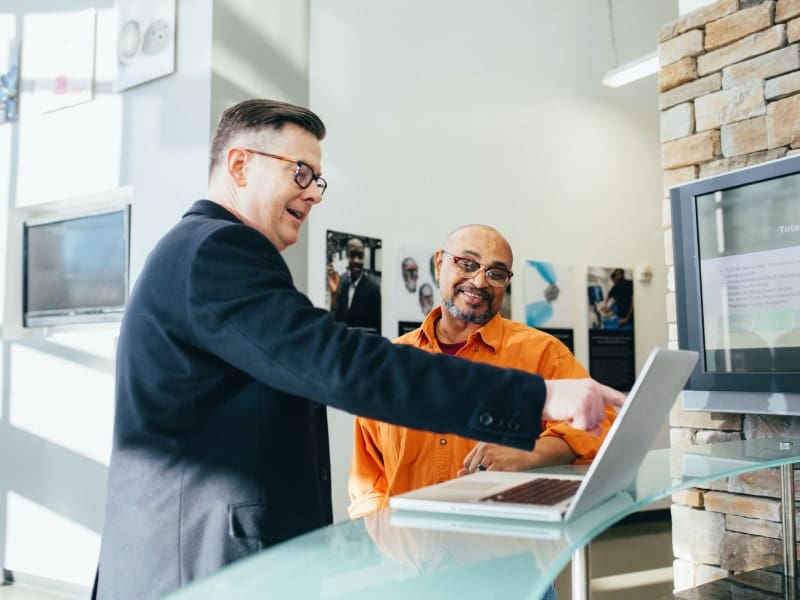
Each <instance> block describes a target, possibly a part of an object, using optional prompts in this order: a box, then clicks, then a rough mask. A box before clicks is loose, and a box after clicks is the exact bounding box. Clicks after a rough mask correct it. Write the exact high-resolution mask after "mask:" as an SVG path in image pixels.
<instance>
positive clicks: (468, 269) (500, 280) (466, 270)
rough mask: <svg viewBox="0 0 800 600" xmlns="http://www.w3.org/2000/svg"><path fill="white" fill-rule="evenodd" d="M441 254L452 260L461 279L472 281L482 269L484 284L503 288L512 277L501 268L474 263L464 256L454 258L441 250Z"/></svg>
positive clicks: (506, 270)
mask: <svg viewBox="0 0 800 600" xmlns="http://www.w3.org/2000/svg"><path fill="white" fill-rule="evenodd" d="M442 254H446V255H447V256H449V257H450V258H452V259H453V264H454V265H455V266H456V268H457V269H458V272H459V273H460V274H461V276H462V277H465V278H467V279H472V278H473V277H475V276H476V275H477V274H478V272H479V271H480V270H481V269H483V270H484V271H485V272H486V282H487V283H488V284H489V285H491V286H492V287H503V286H504V285H505V284H507V283H508V280H509V279H511V278H512V277H513V276H514V273H512V272H511V271H509V270H508V269H504V268H503V267H496V266H495V267H493V266H489V265H482V264H481V263H479V262H475V261H474V260H472V259H471V258H466V257H464V256H456V255H455V254H451V253H450V252H448V251H447V250H442Z"/></svg>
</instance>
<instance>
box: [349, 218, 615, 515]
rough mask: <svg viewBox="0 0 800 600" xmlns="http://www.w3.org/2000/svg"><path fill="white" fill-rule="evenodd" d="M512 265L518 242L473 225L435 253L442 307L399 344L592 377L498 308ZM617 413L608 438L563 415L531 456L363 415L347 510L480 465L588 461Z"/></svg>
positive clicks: (364, 510)
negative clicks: (513, 244)
mask: <svg viewBox="0 0 800 600" xmlns="http://www.w3.org/2000/svg"><path fill="white" fill-rule="evenodd" d="M512 261H513V255H512V252H511V246H510V245H509V243H508V241H507V240H506V239H505V238H504V237H503V236H502V235H500V233H499V232H498V231H496V230H495V229H493V228H491V227H488V226H485V225H467V226H465V227H461V228H459V229H457V230H455V231H454V232H453V233H452V234H451V235H450V237H449V238H448V239H447V241H446V242H445V244H444V249H443V250H439V251H437V252H436V254H435V268H436V278H437V280H438V281H439V285H440V289H441V298H442V305H441V306H440V307H437V308H435V309H433V310H432V311H431V312H430V313H429V314H428V316H427V317H426V318H425V321H423V323H422V326H421V327H419V328H418V329H415V330H414V331H412V332H410V333H407V334H405V335H403V336H402V337H400V338H398V339H397V340H395V341H396V343H399V344H409V345H412V346H415V347H417V348H420V349H422V350H427V351H428V352H442V353H445V354H451V355H455V356H459V357H463V358H466V359H468V360H472V361H478V362H484V363H488V364H491V365H495V366H499V367H510V368H515V369H520V370H523V371H529V372H533V373H538V374H539V375H541V376H542V377H544V378H545V379H573V378H583V377H588V374H587V373H586V370H585V369H584V368H583V367H582V366H581V365H580V363H579V362H578V361H577V359H576V358H575V357H574V356H573V355H572V353H571V352H570V351H569V350H568V349H567V347H566V346H564V345H563V344H562V343H561V342H560V341H558V340H557V339H556V338H554V337H552V336H550V335H548V334H546V333H544V332H541V331H538V330H536V329H533V328H531V327H528V326H527V325H523V324H521V323H517V322H515V321H510V320H508V319H504V318H503V317H501V316H500V315H499V314H498V311H499V309H500V305H501V304H502V302H503V297H504V296H505V292H506V289H507V287H508V283H509V281H510V279H511V276H512V272H511V267H512ZM424 401H425V399H424V398H420V402H424ZM615 414H616V412H615V411H614V410H613V409H611V408H606V418H605V420H604V421H603V422H602V423H601V424H600V427H601V430H602V432H601V435H600V436H596V435H592V434H591V433H587V432H585V431H579V430H577V429H573V428H571V427H570V426H569V425H568V424H567V423H565V422H563V421H547V422H544V423H543V426H542V429H543V432H542V434H541V436H540V437H539V439H538V440H537V442H536V446H535V447H534V449H533V450H532V451H530V452H526V451H524V450H518V449H514V448H508V447H505V446H497V445H493V444H486V443H483V442H481V443H477V442H475V441H474V440H469V439H465V438H462V437H459V436H456V435H450V434H443V433H435V432H428V431H420V430H416V429H408V428H406V427H399V426H397V425H391V424H389V423H384V422H381V421H375V420H373V419H367V418H362V417H356V421H355V447H354V451H353V459H352V463H351V466H350V479H349V484H348V488H349V492H350V500H351V503H350V507H349V509H348V512H349V513H350V517H351V518H354V519H355V518H357V517H361V516H364V515H366V514H369V513H372V512H375V511H376V510H379V509H381V508H383V507H384V506H386V505H387V503H388V499H389V497H390V496H394V495H396V494H401V493H403V492H407V491H410V490H413V489H417V488H420V487H423V486H426V485H431V484H433V483H438V482H442V481H445V480H447V479H452V478H453V477H455V476H456V475H462V474H464V473H469V472H473V471H475V470H484V469H489V470H505V471H521V470H526V469H532V468H535V467H543V466H547V465H555V464H565V463H571V462H588V461H590V460H591V459H592V458H594V456H595V454H596V453H597V450H598V448H599V447H600V444H601V443H602V440H603V437H604V436H605V434H606V433H607V432H608V429H609V427H610V426H611V422H612V421H613V419H614V415H615ZM508 426H509V427H513V423H509V425H508Z"/></svg>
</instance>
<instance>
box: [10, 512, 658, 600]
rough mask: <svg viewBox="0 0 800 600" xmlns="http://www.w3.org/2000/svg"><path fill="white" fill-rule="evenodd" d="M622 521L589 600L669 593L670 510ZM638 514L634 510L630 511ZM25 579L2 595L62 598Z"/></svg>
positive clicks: (598, 546)
mask: <svg viewBox="0 0 800 600" xmlns="http://www.w3.org/2000/svg"><path fill="white" fill-rule="evenodd" d="M653 513H654V514H651V515H647V514H646V513H645V515H646V516H645V517H639V518H638V519H637V520H634V521H627V522H626V521H623V522H622V523H620V524H617V525H615V526H614V527H612V528H611V529H609V530H608V531H606V532H605V533H603V534H602V535H601V536H599V537H598V538H597V539H596V540H595V541H594V542H592V546H591V549H590V559H591V575H592V600H642V599H643V598H661V597H663V596H665V595H666V596H669V595H671V594H672V541H671V535H672V534H671V525H670V522H669V520H668V517H669V512H668V511H653ZM634 516H636V515H634ZM556 590H557V591H558V597H559V600H570V598H571V591H570V569H569V567H567V568H566V569H565V570H564V572H563V573H561V575H560V576H559V578H558V579H557V580H556ZM75 598H76V596H74V595H65V594H53V593H52V592H45V591H42V590H36V589H34V588H30V587H26V586H24V585H10V586H0V600H65V599H70V600H72V599H75Z"/></svg>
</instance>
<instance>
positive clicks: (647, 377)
mask: <svg viewBox="0 0 800 600" xmlns="http://www.w3.org/2000/svg"><path fill="white" fill-rule="evenodd" d="M696 362H697V353H696V352H691V351H687V350H664V349H660V348H656V349H655V350H653V351H652V352H651V353H650V356H649V357H648V358H647V362H645V364H644V367H642V370H641V373H639V377H638V378H637V379H636V382H635V383H634V384H633V388H632V389H631V391H630V393H629V394H628V399H627V400H626V401H625V404H624V405H623V406H622V408H620V410H619V413H618V414H617V418H616V420H615V421H614V423H613V425H612V426H611V429H610V430H609V432H608V435H607V436H606V439H605V440H604V441H603V444H602V446H600V450H599V451H598V453H597V456H596V457H595V459H594V461H593V462H592V464H591V466H590V467H589V470H588V471H587V472H586V475H584V476H579V475H554V474H545V473H536V472H532V473H512V472H503V471H482V472H478V473H473V474H471V475H466V476H464V477H458V478H456V479H451V480H450V481H446V482H445V483H440V484H436V485H431V486H427V487H424V488H420V489H418V490H414V491H411V492H407V493H405V494H401V495H399V496H393V497H392V498H390V499H389V506H391V507H392V508H393V509H399V510H414V511H424V512H441V513H458V514H464V515H478V516H493V517H503V518H508V519H527V520H530V521H565V520H569V519H572V518H574V517H577V516H578V515H581V514H583V513H585V512H586V511H587V510H589V509H590V508H593V507H594V506H597V505H598V504H600V503H601V502H603V501H604V500H607V499H608V498H610V497H611V496H613V495H614V494H616V493H618V492H621V491H624V490H626V489H628V488H629V487H630V486H631V484H632V483H633V482H634V480H635V479H636V473H637V471H638V470H639V466H640V465H641V464H642V461H643V460H644V457H645V455H646V454H647V452H648V450H649V449H650V446H651V445H652V443H653V438H654V437H655V435H656V434H657V433H658V431H659V430H660V429H661V426H662V425H663V424H664V422H665V421H666V420H667V416H668V415H669V411H670V408H672V405H673V404H674V402H675V399H676V398H677V396H678V393H679V392H680V391H681V389H682V388H683V386H684V384H685V383H686V380H687V379H688V378H689V374H690V373H691V371H692V369H693V368H694V365H695V363H696ZM561 488H564V489H563V490H562V489H561ZM556 492H558V494H556ZM540 493H543V494H544V495H545V496H547V497H546V498H544V499H536V498H532V496H536V495H537V494H540Z"/></svg>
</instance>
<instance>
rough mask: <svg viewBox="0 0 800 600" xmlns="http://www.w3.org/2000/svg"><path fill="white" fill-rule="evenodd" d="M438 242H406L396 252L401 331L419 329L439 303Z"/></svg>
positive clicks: (398, 321)
mask: <svg viewBox="0 0 800 600" xmlns="http://www.w3.org/2000/svg"><path fill="white" fill-rule="evenodd" d="M434 252H436V248H435V247H434V246H423V245H416V244H403V245H401V246H399V247H398V248H397V254H396V255H395V257H396V259H395V266H396V269H395V272H396V273H397V281H396V282H395V288H396V289H397V323H398V332H397V333H398V335H402V334H404V333H407V332H408V331H411V330H413V329H416V328H417V327H419V326H420V324H421V323H422V320H423V319H424V318H425V317H426V315H427V314H428V313H429V312H430V311H431V309H433V307H434V306H439V299H440V296H439V282H438V281H436V273H435V269H434V264H433V254H434Z"/></svg>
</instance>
